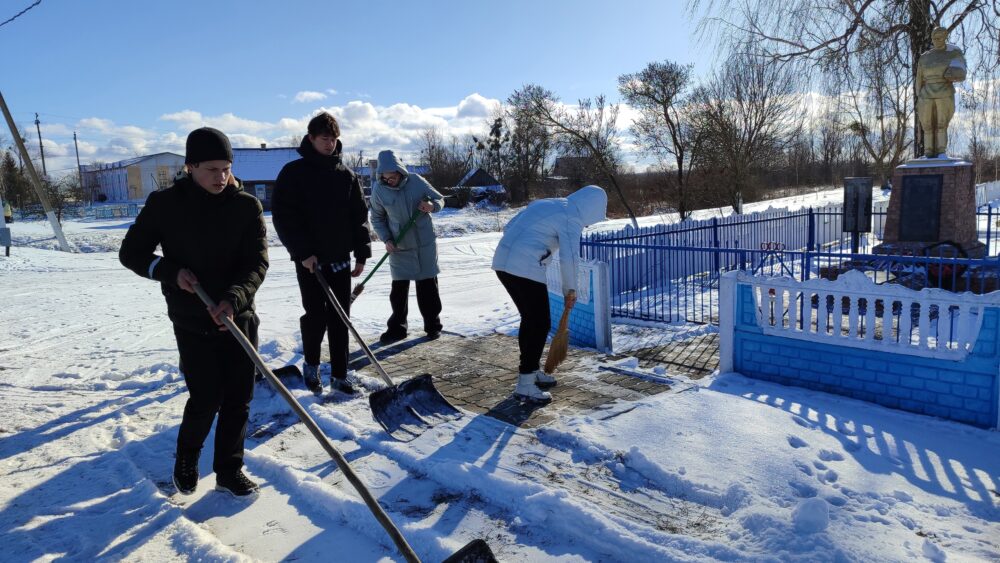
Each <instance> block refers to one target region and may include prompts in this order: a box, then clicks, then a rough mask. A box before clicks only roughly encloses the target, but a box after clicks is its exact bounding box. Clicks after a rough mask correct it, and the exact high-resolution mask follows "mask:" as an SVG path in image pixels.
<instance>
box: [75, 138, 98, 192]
mask: <svg viewBox="0 0 1000 563" xmlns="http://www.w3.org/2000/svg"><path fill="white" fill-rule="evenodd" d="M73 147H74V148H75V149H76V175H77V177H79V179H80V192H81V193H83V191H84V190H83V168H81V167H80V145H79V144H78V143H77V142H76V131H73ZM90 203H94V202H93V198H91V202H90Z"/></svg>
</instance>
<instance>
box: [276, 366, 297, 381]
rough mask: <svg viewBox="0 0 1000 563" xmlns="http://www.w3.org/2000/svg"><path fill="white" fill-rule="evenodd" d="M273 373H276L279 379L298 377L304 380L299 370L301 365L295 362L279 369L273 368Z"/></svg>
mask: <svg viewBox="0 0 1000 563" xmlns="http://www.w3.org/2000/svg"><path fill="white" fill-rule="evenodd" d="M271 373H273V374H274V375H276V376H277V377H278V379H293V378H298V380H299V381H302V372H301V371H299V366H297V365H294V364H292V365H289V366H281V367H280V368H278V369H275V370H272V371H271Z"/></svg>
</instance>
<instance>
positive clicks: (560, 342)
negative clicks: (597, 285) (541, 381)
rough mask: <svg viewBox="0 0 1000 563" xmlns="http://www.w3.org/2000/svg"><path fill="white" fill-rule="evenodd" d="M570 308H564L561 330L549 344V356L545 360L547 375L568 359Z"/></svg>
mask: <svg viewBox="0 0 1000 563" xmlns="http://www.w3.org/2000/svg"><path fill="white" fill-rule="evenodd" d="M569 312H570V308H569V307H564V308H563V314H562V318H561V319H559V329H558V330H556V335H555V336H553V337H552V343H551V344H549V355H548V357H547V358H545V373H552V372H554V371H555V370H556V368H557V367H559V364H561V363H562V362H563V360H565V359H566V355H567V354H568V352H569Z"/></svg>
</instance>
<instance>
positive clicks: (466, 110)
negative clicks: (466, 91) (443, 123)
mask: <svg viewBox="0 0 1000 563" xmlns="http://www.w3.org/2000/svg"><path fill="white" fill-rule="evenodd" d="M499 105H500V102H498V101H497V100H488V99H486V98H484V97H482V96H480V95H479V94H471V95H469V96H466V98H465V99H464V100H462V101H461V102H459V103H458V117H482V118H486V117H489V116H490V113H491V112H492V111H493V110H494V109H495V108H497V107H498V106H499Z"/></svg>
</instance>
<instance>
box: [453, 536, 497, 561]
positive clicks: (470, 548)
mask: <svg viewBox="0 0 1000 563" xmlns="http://www.w3.org/2000/svg"><path fill="white" fill-rule="evenodd" d="M443 563H497V558H496V556H495V555H493V550H492V549H490V545H489V544H488V543H486V542H485V541H484V540H481V539H479V540H472V541H471V542H469V543H467V544H466V545H465V547H463V548H462V549H460V550H458V551H456V552H455V553H454V554H452V556H451V557H449V558H447V559H445V560H444V562H443Z"/></svg>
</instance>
